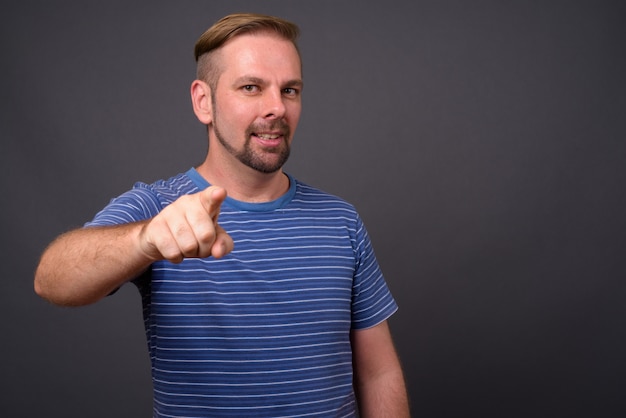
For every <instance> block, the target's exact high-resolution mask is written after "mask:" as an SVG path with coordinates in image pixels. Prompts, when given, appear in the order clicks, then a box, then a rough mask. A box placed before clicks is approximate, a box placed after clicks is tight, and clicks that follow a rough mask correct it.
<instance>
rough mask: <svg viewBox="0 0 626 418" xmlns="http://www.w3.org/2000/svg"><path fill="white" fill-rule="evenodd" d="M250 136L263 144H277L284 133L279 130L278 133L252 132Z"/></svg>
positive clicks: (283, 136)
mask: <svg viewBox="0 0 626 418" xmlns="http://www.w3.org/2000/svg"><path fill="white" fill-rule="evenodd" d="M251 136H252V137H253V138H255V139H256V140H257V141H259V142H260V143H262V144H263V145H265V146H277V145H279V144H280V143H281V142H282V141H283V139H284V138H285V135H284V134H283V133H280V132H279V133H260V132H253V133H252V135H251Z"/></svg>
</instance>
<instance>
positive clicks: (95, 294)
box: [35, 221, 153, 306]
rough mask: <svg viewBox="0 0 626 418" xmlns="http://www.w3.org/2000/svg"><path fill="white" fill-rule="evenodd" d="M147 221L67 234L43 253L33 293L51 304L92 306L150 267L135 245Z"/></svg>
mask: <svg viewBox="0 0 626 418" xmlns="http://www.w3.org/2000/svg"><path fill="white" fill-rule="evenodd" d="M146 223H147V221H143V222H138V223H132V224H125V225H116V226H103V227H92V228H81V229H76V230H74V231H70V232H67V233H65V234H63V235H61V236H59V237H58V238H57V239H55V240H54V241H53V242H52V243H51V244H50V245H49V246H48V248H46V250H45V251H44V253H43V255H42V256H41V260H40V262H39V266H38V267H37V270H36V272H35V292H36V293H37V294H38V295H39V296H41V297H43V298H44V299H47V300H49V301H50V302H52V303H55V304H58V305H64V306H80V305H88V304H90V303H94V302H96V301H98V300H100V299H102V298H103V297H105V296H106V295H108V294H110V293H111V292H112V291H114V290H115V289H117V288H118V287H120V286H121V285H123V284H124V283H126V282H127V281H129V280H132V279H134V278H135V277H137V276H139V275H140V274H141V273H142V272H143V271H145V270H146V268H147V267H148V266H149V265H150V263H152V261H153V260H152V259H150V258H149V257H148V256H147V255H146V254H144V253H143V252H142V251H141V250H140V247H139V246H138V245H137V242H138V236H139V232H140V231H141V228H143V226H144V225H145V224H146Z"/></svg>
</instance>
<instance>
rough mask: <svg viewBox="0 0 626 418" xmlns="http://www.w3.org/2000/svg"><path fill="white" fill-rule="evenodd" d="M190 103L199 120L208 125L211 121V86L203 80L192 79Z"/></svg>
mask: <svg viewBox="0 0 626 418" xmlns="http://www.w3.org/2000/svg"><path fill="white" fill-rule="evenodd" d="M191 104H192V105H193V112H194V113H195V114H196V117H197V118H198V120H199V121H200V122H202V123H203V124H205V125H209V124H210V123H211V122H212V121H213V107H212V103H211V88H210V87H209V85H208V84H207V83H205V82H204V81H201V80H194V81H193V83H191Z"/></svg>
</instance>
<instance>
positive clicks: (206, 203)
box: [198, 186, 227, 220]
mask: <svg viewBox="0 0 626 418" xmlns="http://www.w3.org/2000/svg"><path fill="white" fill-rule="evenodd" d="M198 195H199V198H200V203H201V204H202V207H203V208H204V210H205V211H206V212H207V213H208V214H209V216H210V217H211V219H213V220H217V216H218V215H219V213H220V206H221V205H222V202H224V199H226V195H227V193H226V190H225V189H224V188H222V187H219V186H211V187H207V188H206V189H204V190H203V191H201V192H200V193H198Z"/></svg>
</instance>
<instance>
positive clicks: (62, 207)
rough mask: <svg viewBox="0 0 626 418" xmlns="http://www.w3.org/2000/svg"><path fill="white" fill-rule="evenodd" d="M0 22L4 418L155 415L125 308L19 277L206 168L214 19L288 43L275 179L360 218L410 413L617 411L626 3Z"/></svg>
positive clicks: (114, 8)
mask: <svg viewBox="0 0 626 418" xmlns="http://www.w3.org/2000/svg"><path fill="white" fill-rule="evenodd" d="M364 4H365V5H364ZM2 9H3V10H2V13H0V15H1V16H2V17H1V18H0V19H1V25H0V31H1V42H2V45H1V46H2V49H1V51H2V57H3V58H2V66H1V67H0V89H1V90H0V91H1V92H2V94H1V98H0V106H1V108H0V137H1V145H0V146H1V148H0V167H1V169H2V176H1V182H2V183H1V186H2V192H3V200H2V201H3V204H2V214H3V215H2V218H1V222H2V233H1V237H2V238H1V239H2V248H3V250H2V252H1V253H0V254H1V256H2V262H1V263H0V266H1V268H2V275H1V280H0V309H1V313H2V337H1V340H0V341H1V343H0V359H1V360H0V361H1V362H2V364H1V368H2V372H1V373H0V376H1V379H2V380H1V384H2V391H1V392H0V393H1V395H0V396H1V399H2V401H1V402H0V415H1V416H3V417H35V416H46V417H65V418H68V417H81V418H82V417H141V416H149V415H150V413H151V388H150V377H149V362H148V357H147V353H146V347H145V342H144V337H143V329H142V323H141V309H140V300H139V297H138V294H137V292H136V290H135V289H134V288H133V287H132V286H126V287H124V288H122V289H121V290H120V292H118V294H116V295H115V296H113V297H110V298H108V299H107V300H104V301H102V302H100V303H98V304H96V305H93V306H89V307H85V308H79V309H62V308H58V307H54V306H51V305H49V304H47V303H46V302H44V301H42V300H39V299H38V298H37V297H36V296H35V295H34V293H33V291H32V275H33V274H32V273H33V270H34V268H35V266H36V263H37V259H38V257H39V254H40V253H41V251H42V250H43V248H44V247H45V245H46V244H47V243H48V242H49V241H50V240H51V239H52V238H53V237H55V236H56V235H58V234H59V233H61V232H62V231H65V230H67V229H69V228H72V227H75V226H78V225H81V224H82V223H83V222H85V221H86V220H88V219H90V218H91V216H93V214H94V213H95V212H96V211H97V210H98V209H100V208H101V207H102V206H103V205H104V204H106V203H107V201H108V200H109V199H110V198H111V197H113V196H116V195H117V194H119V193H121V192H123V191H124V190H126V189H128V188H129V187H130V186H131V185H132V184H133V182H134V181H136V180H143V181H153V180H156V179H159V178H162V177H166V176H169V175H172V174H175V173H178V172H180V171H183V170H186V169H187V168H188V167H190V166H192V165H194V164H196V163H198V162H200V161H201V159H202V158H203V156H204V153H205V149H206V140H205V131H204V128H203V126H201V125H200V123H199V122H197V121H196V120H195V117H194V116H193V113H192V110H191V106H190V101H189V93H188V91H189V84H190V82H191V81H192V79H193V76H194V61H193V56H192V48H193V44H194V42H195V40H196V38H197V37H198V36H199V34H200V33H201V32H202V31H204V29H206V27H208V26H209V25H210V24H211V23H212V22H214V21H215V20H216V19H218V18H219V17H221V16H223V15H225V14H227V13H230V12H235V11H256V12H263V13H270V14H277V15H280V16H282V17H285V18H288V19H292V20H294V21H296V22H297V23H299V25H300V26H301V29H302V38H301V49H302V54H303V58H304V63H305V65H304V71H305V83H306V88H305V92H304V113H303V117H302V120H301V124H300V127H299V130H298V132H297V134H296V139H295V143H294V150H293V157H292V159H291V160H290V162H289V163H288V171H290V172H291V173H292V174H294V175H295V176H297V177H299V178H300V179H301V180H303V181H305V182H308V183H311V184H313V185H316V186H318V187H320V188H322V189H325V190H327V191H329V192H332V193H335V194H338V195H340V196H342V197H344V198H346V199H347V200H349V201H351V202H352V203H354V204H355V205H356V206H357V208H358V209H359V211H360V212H361V214H362V216H363V218H364V219H365V222H366V224H367V226H368V229H369V231H370V234H371V236H372V238H373V241H374V246H375V249H376V251H377V255H378V258H379V261H380V263H381V265H382V267H383V270H384V272H385V274H386V277H387V280H388V282H389V285H390V287H391V289H392V291H393V292H394V294H395V296H396V298H397V301H398V303H399V305H400V307H401V308H400V310H399V312H398V313H397V314H396V316H395V317H394V318H393V319H392V321H391V326H392V331H393V333H394V335H395V338H396V341H397V346H398V350H399V352H400V355H401V357H402V361H403V363H404V367H405V370H406V376H407V381H408V387H409V391H410V397H411V401H412V406H413V410H414V413H415V416H416V417H417V416H420V417H421V416H424V417H461V416H462V417H474V416H475V417H529V416H532V417H575V416H580V417H583V416H584V417H588V416H594V417H608V416H623V415H624V413H626V398H625V397H624V393H623V390H624V388H625V387H626V360H625V359H626V357H625V356H624V352H625V350H626V304H625V303H624V301H625V299H626V280H624V279H625V275H626V274H625V273H626V268H625V267H626V263H625V261H624V260H625V258H626V257H625V255H624V249H625V248H626V225H625V221H624V209H625V208H626V192H625V189H626V167H625V165H626V164H625V162H626V146H625V145H624V141H625V139H626V138H625V134H626V126H625V120H626V117H625V110H626V91H625V90H626V89H625V82H624V76H625V74H626V59H625V48H624V46H625V41H626V34H625V27H626V8H625V6H624V2H622V1H613V2H611V1H495V0H493V1H475V2H469V1H445V0H444V1H434V0H433V1H401V2H393V1H390V2H379V3H373V2H358V1H330V0H315V1H286V0H285V1H282V0H275V1H265V2H259V1H252V0H250V1H228V2H226V1H221V2H216V1H197V0H196V1H182V2H174V1H150V2H143V4H138V2H121V1H119V0H109V1H104V2H103V1H98V2H92V3H90V2H85V1H71V2H45V1H30V2H29V1H26V2H14V3H12V4H11V5H3V6H2Z"/></svg>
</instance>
